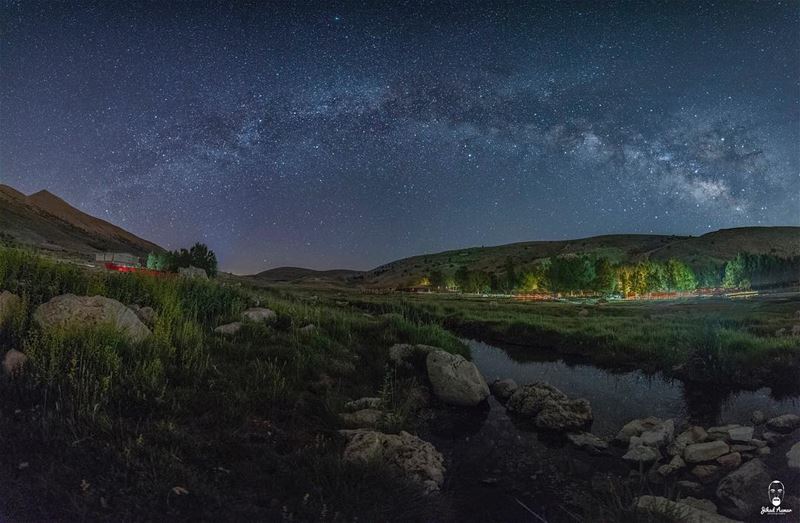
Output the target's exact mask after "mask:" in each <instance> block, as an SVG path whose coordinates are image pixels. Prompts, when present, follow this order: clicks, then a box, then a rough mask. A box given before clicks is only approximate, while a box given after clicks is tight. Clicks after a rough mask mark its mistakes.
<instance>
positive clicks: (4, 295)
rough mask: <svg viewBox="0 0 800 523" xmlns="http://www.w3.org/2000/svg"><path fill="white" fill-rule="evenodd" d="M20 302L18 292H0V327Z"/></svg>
mask: <svg viewBox="0 0 800 523" xmlns="http://www.w3.org/2000/svg"><path fill="white" fill-rule="evenodd" d="M19 304H20V299H19V296H17V295H16V294H13V293H10V292H8V291H3V292H0V329H2V327H3V324H4V323H5V322H6V320H7V319H8V318H9V316H10V315H11V313H12V312H14V309H15V308H17V306H19Z"/></svg>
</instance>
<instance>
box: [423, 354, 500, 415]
mask: <svg viewBox="0 0 800 523" xmlns="http://www.w3.org/2000/svg"><path fill="white" fill-rule="evenodd" d="M425 365H426V367H427V369H428V379H429V380H430V382H431V387H432V388H433V393H434V395H436V397H437V398H439V399H440V400H442V401H443V402H445V403H447V404H448V405H456V406H460V407H474V406H475V405H477V404H479V403H480V402H482V401H483V400H485V399H486V398H487V397H489V387H488V385H486V381H485V380H484V379H483V376H481V373H480V371H479V370H478V367H476V366H475V364H474V363H472V362H470V361H467V360H466V359H464V357H463V356H459V355H458V354H450V353H448V352H445V351H443V350H437V351H433V352H430V353H429V354H428V357H427V358H426V360H425Z"/></svg>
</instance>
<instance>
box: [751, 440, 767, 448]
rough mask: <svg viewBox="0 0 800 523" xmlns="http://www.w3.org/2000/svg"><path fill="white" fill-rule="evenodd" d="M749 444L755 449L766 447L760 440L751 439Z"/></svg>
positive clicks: (764, 442) (765, 443)
mask: <svg viewBox="0 0 800 523" xmlns="http://www.w3.org/2000/svg"><path fill="white" fill-rule="evenodd" d="M749 444H750V445H752V446H754V447H755V448H757V449H760V448H761V447H766V446H767V442H766V441H763V440H760V439H751V440H750V441H749Z"/></svg>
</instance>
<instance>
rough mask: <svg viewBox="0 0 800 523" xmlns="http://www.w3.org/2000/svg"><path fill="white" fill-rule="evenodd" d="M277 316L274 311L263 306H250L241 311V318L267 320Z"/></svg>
mask: <svg viewBox="0 0 800 523" xmlns="http://www.w3.org/2000/svg"><path fill="white" fill-rule="evenodd" d="M277 317H278V315H277V314H275V311H273V310H272V309H265V308H263V307H251V308H249V309H247V310H246V311H244V312H243V313H242V319H243V320H250V321H269V320H274V319H275V318H277Z"/></svg>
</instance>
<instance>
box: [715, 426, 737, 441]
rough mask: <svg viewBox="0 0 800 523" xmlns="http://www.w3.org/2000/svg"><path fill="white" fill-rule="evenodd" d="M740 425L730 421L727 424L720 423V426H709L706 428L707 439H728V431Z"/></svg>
mask: <svg viewBox="0 0 800 523" xmlns="http://www.w3.org/2000/svg"><path fill="white" fill-rule="evenodd" d="M740 427H741V425H737V424H735V423H731V424H729V425H722V426H720V427H709V429H708V439H710V440H721V441H730V431H731V429H738V428H740Z"/></svg>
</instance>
